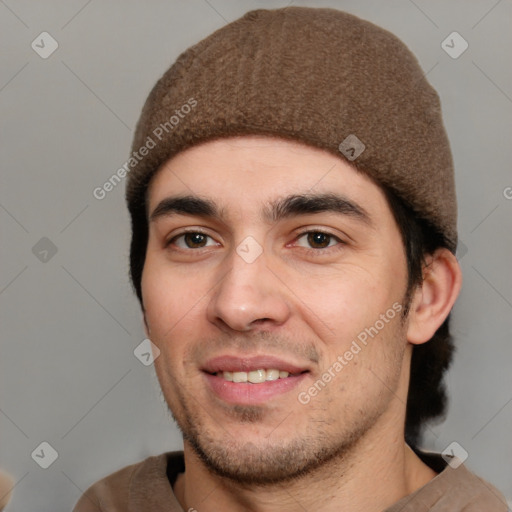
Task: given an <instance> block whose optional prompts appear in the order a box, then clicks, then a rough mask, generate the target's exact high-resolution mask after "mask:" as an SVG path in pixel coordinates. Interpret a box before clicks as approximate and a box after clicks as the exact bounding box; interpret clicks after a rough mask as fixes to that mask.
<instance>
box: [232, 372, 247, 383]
mask: <svg viewBox="0 0 512 512" xmlns="http://www.w3.org/2000/svg"><path fill="white" fill-rule="evenodd" d="M233 382H247V372H233Z"/></svg>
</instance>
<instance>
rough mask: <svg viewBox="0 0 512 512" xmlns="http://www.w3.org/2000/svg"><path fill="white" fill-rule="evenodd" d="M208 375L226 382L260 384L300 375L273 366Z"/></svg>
mask: <svg viewBox="0 0 512 512" xmlns="http://www.w3.org/2000/svg"><path fill="white" fill-rule="evenodd" d="M301 373H304V372H301ZM210 375H215V376H216V377H220V378H222V379H224V380H225V381H227V382H234V383H248V384H261V383H263V382H269V381H273V380H279V379H286V378H288V377H295V376H297V375H300V373H298V374H293V373H290V372H285V371H282V370H276V369H275V368H269V369H259V370H252V371H250V372H216V373H212V374H210Z"/></svg>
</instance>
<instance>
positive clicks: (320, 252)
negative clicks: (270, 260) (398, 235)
mask: <svg viewBox="0 0 512 512" xmlns="http://www.w3.org/2000/svg"><path fill="white" fill-rule="evenodd" d="M311 233H315V234H317V233H318V234H322V235H325V236H328V237H330V238H331V239H334V240H335V241H336V242H338V243H337V244H335V245H334V246H328V247H325V248H319V249H313V248H311V247H301V248H302V249H303V250H305V251H306V252H308V253H310V254H312V255H314V256H322V255H323V254H325V253H326V252H327V251H329V252H331V250H336V249H338V250H339V247H338V246H340V245H345V244H346V242H344V241H343V240H341V239H340V238H339V237H337V236H336V235H333V234H332V233H329V232H328V231H323V230H321V229H308V230H305V231H302V232H300V233H298V234H297V236H296V237H295V239H294V242H297V241H298V240H299V239H300V238H302V237H303V236H305V235H309V234H311ZM187 234H199V235H204V236H206V237H209V238H211V239H212V240H213V237H211V236H210V235H209V234H208V233H206V232H204V231H201V230H200V229H190V230H186V231H182V232H181V233H178V234H177V235H175V236H173V237H172V238H171V239H169V240H168V241H167V242H166V243H165V247H166V248H167V247H169V246H170V245H171V244H172V243H173V242H175V241H176V240H177V239H179V238H180V237H183V236H185V235H187ZM201 249H204V248H203V247H200V248H198V249H193V248H187V249H181V248H178V250H181V251H199V250H201Z"/></svg>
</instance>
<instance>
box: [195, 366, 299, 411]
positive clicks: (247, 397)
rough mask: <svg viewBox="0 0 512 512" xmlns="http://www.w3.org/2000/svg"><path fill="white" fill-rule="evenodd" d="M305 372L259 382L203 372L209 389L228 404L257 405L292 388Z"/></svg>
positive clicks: (297, 383)
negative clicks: (226, 377) (227, 378)
mask: <svg viewBox="0 0 512 512" xmlns="http://www.w3.org/2000/svg"><path fill="white" fill-rule="evenodd" d="M306 374H307V373H301V374H300V375H293V376H289V377H286V378H285V379H277V380H267V381H265V382H262V383H261V384H250V383H248V382H230V381H227V380H225V379H224V378H222V377H217V376H216V375H211V374H210V373H204V374H203V375H204V376H205V378H206V380H207V382H208V384H209V386H210V388H211V390H212V391H213V392H214V394H215V395H217V396H218V397H219V398H220V399H222V400H224V401H225V402H228V403H230V404H237V405H258V404H262V403H265V402H267V401H268V400H270V399H272V398H274V397H276V396H279V395H282V394H284V393H287V392H289V391H291V390H292V389H294V388H295V387H296V386H298V385H299V383H300V382H301V381H302V380H303V379H304V378H305V377H306Z"/></svg>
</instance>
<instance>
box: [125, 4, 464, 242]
mask: <svg viewBox="0 0 512 512" xmlns="http://www.w3.org/2000/svg"><path fill="white" fill-rule="evenodd" d="M244 134H261V135H270V136H278V137H285V138H291V139H294V140H297V141H302V142H304V143H306V144H309V145H311V146H315V147H319V148H322V149H325V150H327V151H329V152H330V153H332V154H335V155H337V156H339V157H340V158H344V159H346V160H348V161H350V162H351V163H352V165H354V166H355V167H357V168H358V169H360V170H361V171H363V172H364V173H366V174H368V175H369V176H370V177H372V178H373V179H374V180H375V181H376V182H378V183H381V184H383V185H385V186H387V187H390V188H391V189H392V190H393V191H394V192H395V193H396V194H397V195H398V196H399V197H401V198H402V199H403V200H404V201H405V202H406V203H407V204H408V205H409V206H410V207H411V208H412V209H413V210H414V211H415V212H416V214H417V215H418V216H419V217H421V218H422V219H424V220H426V221H428V222H430V223H431V224H432V225H433V226H434V227H435V228H437V230H438V231H439V232H440V233H441V234H442V235H444V237H445V240H446V243H447V246H448V248H449V249H450V250H452V251H453V252H455V249H456V245H457V218H456V217H457V205H456V198H455V184H454V174H453V163H452V157H451V153H450V148H449V143H448V140H447V137H446V133H445V130H444V127H443V122H442V118H441V109H440V103H439V98H438V95H437V93H436V92H435V91H434V89H433V88H432V87H431V86H430V85H429V83H428V82H427V80H426V79H425V77H424V73H423V71H422V69H421V68H420V66H419V64H418V62H417V60H416V58H415V57H414V55H413V54H412V53H411V52H410V51H409V50H408V48H407V47H406V46H405V45H404V44H403V43H402V42H401V41H400V40H399V39H398V38H397V37H395V36H394V35H393V34H391V33H390V32H388V31H386V30H383V29H382V28H379V27H377V26H376V25H373V24H372V23H369V22H367V21H364V20H361V19H359V18H357V17H355V16H352V15H350V14H347V13H344V12H341V11H338V10H335V9H324V8H306V7H286V8H283V9H275V10H256V11H251V12H248V13H247V14H245V15H244V16H243V17H242V18H240V19H238V20H236V21H234V22H232V23H230V24H228V25H226V26H225V27H223V28H221V29H219V30H217V31H216V32H214V33H213V34H211V35H210V36H209V37H207V38H206V39H203V40H202V41H200V42H199V43H197V44H196V45H194V46H192V47H191V48H189V49H188V50H186V51H185V52H184V53H182V54H181V55H180V56H179V57H178V59H177V61H176V62H175V64H174V65H173V66H172V67H171V68H170V69H169V70H168V71H167V72H166V73H165V74H164V75H163V77H162V78H161V79H160V80H159V81H158V83H157V84H156V85H155V87H154V88H153V90H152V91H151V93H150V95H149V97H148V99H147V101H146V104H145V105H144V108H143V111H142V115H141V117H140V119H139V122H138V124H137V128H136V133H135V137H134V141H133V148H132V150H133V153H132V157H131V158H130V160H129V163H130V167H131V169H130V172H129V174H128V182H127V189H126V198H127V202H128V206H129V209H130V212H131V214H132V222H133V220H134V216H135V215H140V214H141V212H142V211H143V209H144V201H145V191H146V188H147V185H148V183H149V180H150V178H151V176H152V175H153V174H154V173H155V171H156V170H157V169H158V168H159V167H160V166H161V165H162V164H163V163H164V162H166V161H167V160H168V159H169V158H171V157H172V156H173V155H175V154H176V153H178V152H179V151H182V150H183V149H185V148H187V147H190V146H192V145H194V144H198V143H200V142H204V141H207V140H211V139H214V138H218V137H227V136H235V135H244Z"/></svg>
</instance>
